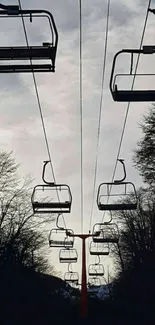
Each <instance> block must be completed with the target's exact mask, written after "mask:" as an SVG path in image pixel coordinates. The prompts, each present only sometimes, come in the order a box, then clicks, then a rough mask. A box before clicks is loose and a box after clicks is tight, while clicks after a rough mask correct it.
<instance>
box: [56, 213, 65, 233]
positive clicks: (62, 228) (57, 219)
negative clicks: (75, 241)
mask: <svg viewBox="0 0 155 325" xmlns="http://www.w3.org/2000/svg"><path fill="white" fill-rule="evenodd" d="M60 216H61V213H60V214H58V216H57V218H56V226H57V228H58V229H60V230H65V228H64V227H60V226H59V225H58V222H59V217H60Z"/></svg>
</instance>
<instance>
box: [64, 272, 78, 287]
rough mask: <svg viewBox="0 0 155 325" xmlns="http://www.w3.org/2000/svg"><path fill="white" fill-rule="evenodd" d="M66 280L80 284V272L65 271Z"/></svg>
mask: <svg viewBox="0 0 155 325" xmlns="http://www.w3.org/2000/svg"><path fill="white" fill-rule="evenodd" d="M64 281H65V282H67V283H69V284H70V283H71V284H72V283H74V284H76V285H78V284H79V274H78V272H73V271H69V272H65V274H64Z"/></svg>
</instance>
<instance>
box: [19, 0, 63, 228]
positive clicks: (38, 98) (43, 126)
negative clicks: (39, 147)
mask: <svg viewBox="0 0 155 325" xmlns="http://www.w3.org/2000/svg"><path fill="white" fill-rule="evenodd" d="M18 3H19V7H20V10H22V5H21V1H20V0H18ZM21 18H22V23H23V29H24V34H25V40H26V44H27V47H29V41H28V35H27V31H26V26H25V21H24V17H23V15H22V14H21ZM30 63H31V65H32V60H31V59H30ZM32 76H33V81H34V87H35V92H36V97H37V103H38V108H39V112H40V117H41V122H42V128H43V133H44V137H45V143H46V148H47V154H48V157H49V160H50V166H51V171H52V176H53V179H54V183H56V178H55V174H54V167H53V164H52V157H51V153H50V148H49V143H48V137H47V132H46V128H45V122H44V117H43V113H42V107H41V101H40V97H39V91H38V87H37V82H36V77H35V73H34V71H33V70H32ZM57 197H58V199H59V195H58V192H57ZM59 201H60V199H59ZM62 218H63V222H64V226H65V228H66V222H65V219H64V216H63V214H62Z"/></svg>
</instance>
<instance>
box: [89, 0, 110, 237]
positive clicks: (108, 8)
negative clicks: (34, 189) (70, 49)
mask: <svg viewBox="0 0 155 325" xmlns="http://www.w3.org/2000/svg"><path fill="white" fill-rule="evenodd" d="M109 14H110V0H108V4H107V18H106V30H105V44H104V57H103V69H102V80H101V95H100V104H99V115H98V129H97V145H96V160H95V168H94V182H93V199H92V205H91V213H90V223H89V231H91V224H92V218H93V208H94V198H95V187H96V176H97V167H98V155H99V139H100V131H101V117H102V105H103V90H104V81H105V69H106V59H107V45H108V30H109Z"/></svg>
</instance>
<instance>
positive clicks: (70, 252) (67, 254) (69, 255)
mask: <svg viewBox="0 0 155 325" xmlns="http://www.w3.org/2000/svg"><path fill="white" fill-rule="evenodd" d="M77 259H78V255H77V250H76V249H74V248H72V249H68V248H66V249H60V252H59V261H60V263H76V262H77Z"/></svg>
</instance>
